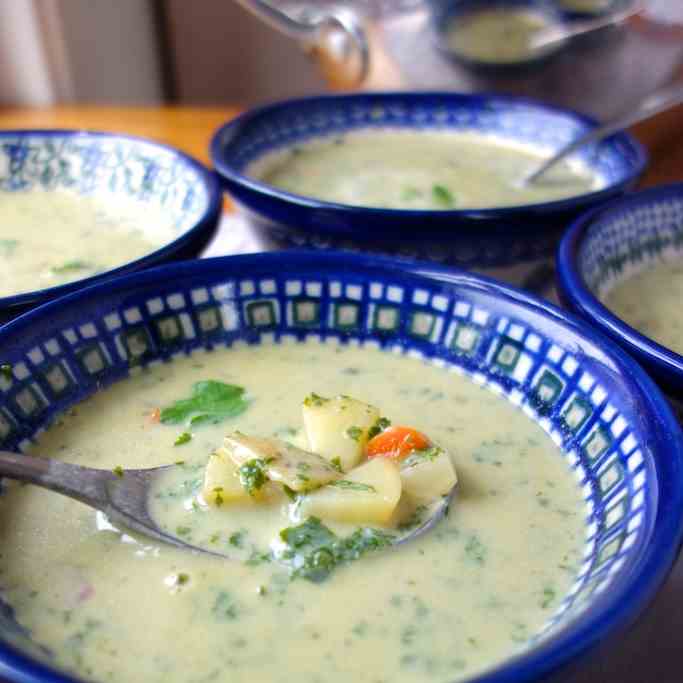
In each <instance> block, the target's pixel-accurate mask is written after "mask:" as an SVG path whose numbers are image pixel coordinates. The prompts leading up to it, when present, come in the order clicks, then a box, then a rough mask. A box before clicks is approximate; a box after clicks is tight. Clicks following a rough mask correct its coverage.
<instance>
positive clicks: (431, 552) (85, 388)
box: [0, 251, 683, 683]
mask: <svg viewBox="0 0 683 683" xmlns="http://www.w3.org/2000/svg"><path fill="white" fill-rule="evenodd" d="M420 269H424V270H425V271H427V270H430V271H431V273H432V275H431V276H425V275H419V274H418V271H419V270H420ZM0 345H1V347H2V348H3V349H5V351H4V354H3V359H2V360H3V364H2V372H1V373H0V435H1V439H2V443H1V444H0V446H1V447H2V448H3V449H5V450H14V451H17V452H20V453H26V454H29V455H32V456H35V457H37V458H41V457H51V458H60V459H63V460H65V461H66V462H69V463H73V464H78V465H84V466H87V467H93V468H98V469H100V470H109V471H110V472H111V477H110V478H113V479H117V478H121V479H123V478H124V477H125V476H127V474H126V473H127V472H130V471H131V470H135V469H141V468H148V467H155V466H158V465H166V464H171V463H175V466H174V467H172V468H169V469H168V470H167V472H168V477H164V478H162V479H159V480H158V481H157V485H156V487H155V488H154V489H153V490H152V491H151V493H150V498H149V505H148V510H149V514H150V515H151V517H153V518H154V519H155V520H156V522H157V523H158V524H159V526H160V527H162V528H164V529H166V530H167V531H168V533H169V534H171V535H172V536H174V537H177V538H180V539H182V540H183V541H184V542H185V543H187V544H189V545H193V546H197V547H200V548H202V549H205V550H208V551H209V552H202V553H196V552H191V551H188V550H187V549H182V548H177V547H172V546H170V545H167V544H164V543H160V542H157V541H155V540H152V539H150V538H148V537H144V536H139V535H137V534H135V533H134V532H132V531H130V530H129V529H127V528H126V527H125V526H120V525H118V524H116V523H114V521H113V520H112V519H110V518H108V517H107V516H106V515H105V514H103V513H101V512H97V511H95V510H93V509H92V508H89V507H86V506H84V505H82V504H81V503H79V502H77V501H74V500H69V499H67V498H65V497H64V496H61V495H59V494H58V493H56V492H52V491H46V490H44V489H40V488H37V487H33V486H30V485H23V486H22V485H19V484H16V483H13V482H9V481H4V482H3V489H2V495H0V520H2V523H1V524H0V541H1V544H2V548H3V552H2V556H1V557H0V599H1V600H2V604H3V606H4V609H3V610H2V612H0V665H1V666H2V670H3V676H4V677H5V678H7V679H8V680H10V681H23V680H27V676H31V677H32V678H31V679H30V680H35V681H39V682H40V683H43V681H48V680H60V681H64V682H72V681H75V680H77V679H79V680H82V679H88V680H94V681H125V682H126V683H129V682H131V681H162V680H163V681H169V680H170V681H188V680H197V681H200V680H224V679H229V680H231V681H255V680H256V681H285V680H287V681H289V680H292V679H296V680H302V681H311V682H313V681H321V682H325V683H327V682H330V683H335V682H337V681H339V682H341V681H348V680H359V681H378V680H385V679H387V680H388V679H391V680H395V681H399V682H400V683H404V682H405V683H411V682H413V681H424V680H434V681H443V680H449V681H465V680H468V681H477V683H492V682H494V681H537V680H541V679H543V678H545V677H547V676H548V675H549V674H550V673H551V672H555V671H557V670H559V669H562V668H564V667H566V666H569V665H572V666H576V665H577V658H578V657H580V656H581V655H583V654H584V653H586V652H587V651H588V650H589V649H591V648H592V647H593V646H594V645H596V644H597V643H598V642H600V643H601V644H603V645H604V644H605V643H608V642H609V637H610V636H611V635H613V634H614V633H617V632H620V630H621V627H623V626H624V625H625V624H626V623H627V622H629V623H630V622H631V621H632V620H633V619H634V618H635V617H636V616H637V614H638V613H639V612H640V611H641V609H642V608H643V607H644V605H645V604H646V603H647V602H648V601H649V600H650V599H651V597H652V596H653V594H654V592H655V590H656V589H657V587H658V586H659V585H660V583H661V581H662V580H663V578H664V576H665V575H666V572H667V571H668V569H669V567H670V566H671V563H672V561H673V558H674V554H675V549H676V547H677V546H678V543H679V541H680V537H681V527H682V519H681V516H682V514H683V513H682V512H681V510H683V483H682V480H681V478H680V477H679V476H677V473H679V472H680V468H681V467H682V466H683V443H682V438H683V437H682V436H681V433H680V430H679V427H678V426H677V424H676V422H675V420H674V418H673V416H672V414H671V412H670V409H669V408H668V406H667V404H666V403H665V401H664V399H663V398H662V397H661V395H660V394H659V392H658V391H657V389H656V388H655V387H654V385H653V384H652V382H651V381H650V380H649V379H648V378H647V377H646V375H645V374H644V373H643V372H642V371H641V370H640V369H639V368H638V367H637V366H636V365H635V364H634V363H633V361H631V360H630V359H629V358H628V357H627V356H626V354H623V353H622V352H620V351H619V350H618V349H614V348H612V347H611V346H610V344H609V343H608V342H607V341H606V340H605V339H604V338H603V337H602V336H601V335H599V334H596V333H594V332H592V331H591V330H590V329H589V328H588V327H586V326H584V325H583V324H581V323H580V322H579V321H577V320H576V319H574V318H573V317H571V316H569V315H567V314H564V313H562V312H560V311H559V310H558V309H555V308H553V307H552V306H550V305H548V304H544V303H542V302H541V301H540V300H537V299H534V298H533V297H530V296H529V295H524V294H521V293H519V292H517V291H516V290H513V289H511V288H507V287H505V286H503V285H500V284H497V283H494V282H492V281H489V280H486V279H483V278H477V277H474V276H471V275H467V274H464V273H460V272H454V271H453V270H445V269H439V267H437V266H433V265H428V264H416V263H415V262H414V261H403V260H397V259H390V258H387V257H370V256H353V255H349V254H347V253H337V252H329V253H326V254H320V253H319V252H311V251H298V252H293V251H292V252H282V253H274V254H259V255H251V256H244V257H227V258H222V259H211V260H205V261H201V262H192V263H191V262H187V263H182V264H176V265H172V266H164V267H162V268H158V269H153V270H150V271H147V272H144V273H140V274H134V275H129V276H125V277H122V278H118V279H116V280H112V281H109V282H106V283H102V284H100V285H97V286H94V287H91V288H88V289H87V290H83V291H81V292H76V293H74V294H71V295H69V296H67V297H64V298H62V299H60V300H59V301H57V302H55V303H53V304H48V305H46V306H43V307H41V308H40V309H37V310H36V311H33V312H30V313H28V314H26V315H24V316H21V317H20V318H18V319H17V320H15V321H13V322H12V323H10V324H8V325H7V326H6V327H4V328H3V329H2V330H0ZM456 482H457V491H456V493H455V495H454V496H453V497H452V499H451V501H450V506H449V510H448V514H447V515H444V516H441V517H440V519H439V520H438V521H437V523H436V524H434V525H433V526H432V527H431V528H430V529H428V530H426V531H425V532H424V533H421V534H419V535H418V536H416V537H413V538H410V539H409V540H407V541H406V542H405V543H400V542H394V541H395V539H396V537H397V535H399V534H410V532H411V530H412V529H415V528H416V527H419V525H420V524H421V520H422V519H423V515H424V514H425V512H426V511H427V512H428V508H429V506H430V505H432V504H433V503H434V502H435V501H437V502H438V501H439V500H440V499H441V498H442V497H443V496H449V495H450V492H451V491H452V490H453V487H454V486H455V485H456ZM170 644H171V645H172V646H170Z"/></svg>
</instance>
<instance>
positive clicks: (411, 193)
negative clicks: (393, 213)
mask: <svg viewBox="0 0 683 683" xmlns="http://www.w3.org/2000/svg"><path fill="white" fill-rule="evenodd" d="M421 196H422V192H420V190H418V189H417V188H416V187H412V186H411V185H409V186H407V187H404V188H403V190H401V199H402V200H403V201H404V202H412V201H413V200H415V199H419V198H420V197H421Z"/></svg>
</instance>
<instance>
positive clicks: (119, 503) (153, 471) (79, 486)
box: [0, 451, 457, 557]
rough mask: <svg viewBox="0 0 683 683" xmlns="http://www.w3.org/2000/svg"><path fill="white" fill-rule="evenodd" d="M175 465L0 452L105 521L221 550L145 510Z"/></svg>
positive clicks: (446, 500) (441, 509)
mask: <svg viewBox="0 0 683 683" xmlns="http://www.w3.org/2000/svg"><path fill="white" fill-rule="evenodd" d="M173 467H176V465H164V466H162V467H151V468H148V469H140V470H120V471H116V472H115V471H112V470H100V469H95V468H92V467H81V466H80V465H72V464H70V463H66V462H61V461H60V460H53V459H51V458H36V457H33V456H30V455H20V454H18V453H12V452H10V451H0V477H7V478H9V479H16V480H18V481H23V482H26V483H29V484H35V485H36V486H42V487H43V488H46V489H50V490H51V491H56V492H57V493H61V494H63V495H65V496H68V497H69V498H74V499H75V500H78V501H80V502H81V503H85V504H86V505H89V506H90V507H93V508H95V509H96V510H101V511H102V512H104V513H105V515H106V516H107V518H108V519H109V521H110V522H111V523H112V524H113V525H115V526H118V525H122V526H125V527H127V528H128V529H130V530H131V531H134V532H137V533H139V534H142V535H143V536H147V537H148V538H152V539H154V540H156V541H161V542H162V543H166V544H168V545H172V546H175V547H177V548H182V549H184V550H192V551H197V552H202V553H207V554H209V555H214V556H220V557H229V556H228V555H225V554H223V553H218V552H214V551H212V550H209V549H207V548H202V547H200V546H195V545H191V544H189V543H186V542H185V541H183V540H182V539H180V538H178V537H176V536H172V535H171V534H168V533H166V532H165V531H163V530H162V529H161V528H160V527H159V526H158V525H157V523H156V522H155V521H154V519H152V517H151V516H150V514H149V507H148V500H149V495H150V491H151V489H152V487H153V484H154V482H155V480H156V479H157V477H159V476H162V475H163V474H165V473H167V472H168V471H169V470H170V469H171V468H173ZM456 488H457V483H456V484H455V485H454V486H453V488H452V489H451V491H450V492H449V493H448V494H447V495H446V496H443V497H442V498H441V499H440V500H438V501H436V502H435V503H433V504H432V505H431V506H430V508H431V509H430V514H429V516H428V517H427V518H425V519H424V520H423V521H421V522H420V524H419V525H418V526H416V527H415V528H412V529H410V530H409V531H408V532H406V533H405V534H402V535H401V534H399V535H397V536H396V537H395V540H394V542H393V545H398V544H399V543H405V542H406V541H410V540H412V539H414V538H416V537H417V536H420V535H422V534H424V533H426V532H427V531H429V530H430V529H432V528H433V527H434V526H435V525H436V524H437V523H438V522H439V521H440V520H441V519H442V518H443V517H444V516H445V515H446V514H447V513H448V508H449V506H450V504H451V502H452V501H453V498H454V495H455V490H456Z"/></svg>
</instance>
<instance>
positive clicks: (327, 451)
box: [303, 394, 379, 472]
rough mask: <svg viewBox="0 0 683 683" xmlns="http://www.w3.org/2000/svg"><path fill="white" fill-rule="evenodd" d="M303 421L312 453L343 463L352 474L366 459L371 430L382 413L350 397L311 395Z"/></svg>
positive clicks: (305, 404) (345, 469)
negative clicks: (365, 454)
mask: <svg viewBox="0 0 683 683" xmlns="http://www.w3.org/2000/svg"><path fill="white" fill-rule="evenodd" d="M303 419H304V427H305V429H306V436H307V437H308V443H309V447H310V449H311V450H312V451H313V452H314V453H319V454H320V455H322V456H323V458H326V459H327V460H329V461H333V460H335V461H337V462H339V464H340V465H341V469H342V471H344V472H348V471H349V470H350V469H351V468H352V467H355V466H356V465H357V464H358V463H359V462H360V460H361V458H362V457H363V451H364V449H365V444H366V443H367V441H368V430H369V429H370V428H371V427H372V426H373V425H374V424H375V423H376V422H377V420H378V419H379V410H377V408H375V407H374V406H371V405H369V404H367V403H363V402H361V401H356V400H355V399H353V398H349V397H348V396H337V397H336V398H322V397H321V396H318V395H317V394H311V395H310V396H309V397H308V398H307V399H306V400H305V401H304V405H303ZM337 458H338V460H336V459H337Z"/></svg>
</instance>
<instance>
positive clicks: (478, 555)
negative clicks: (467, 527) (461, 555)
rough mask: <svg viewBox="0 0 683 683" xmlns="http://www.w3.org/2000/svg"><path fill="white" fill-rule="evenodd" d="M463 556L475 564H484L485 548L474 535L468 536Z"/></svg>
mask: <svg viewBox="0 0 683 683" xmlns="http://www.w3.org/2000/svg"><path fill="white" fill-rule="evenodd" d="M465 554H466V555H467V557H468V559H469V560H470V561H472V562H474V563H475V564H480V565H481V564H484V562H486V554H487V551H486V546H485V545H484V544H483V543H482V542H481V541H480V540H479V538H478V537H477V536H475V535H472V536H470V537H469V538H468V539H467V543H466V544H465Z"/></svg>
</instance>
